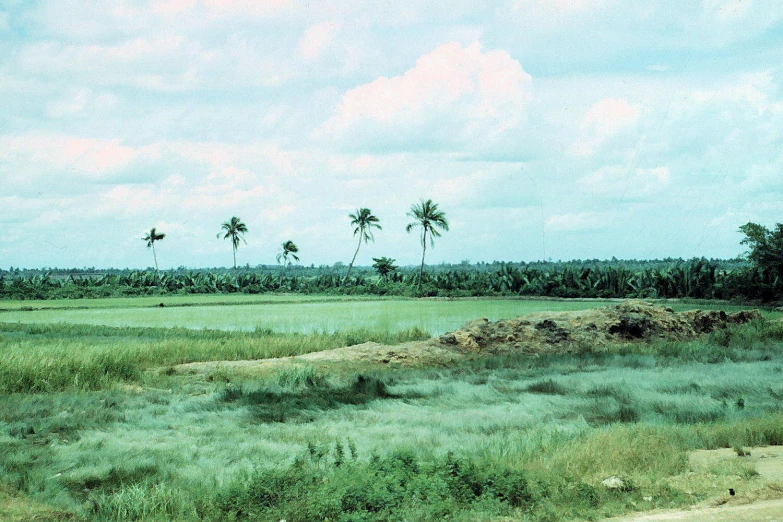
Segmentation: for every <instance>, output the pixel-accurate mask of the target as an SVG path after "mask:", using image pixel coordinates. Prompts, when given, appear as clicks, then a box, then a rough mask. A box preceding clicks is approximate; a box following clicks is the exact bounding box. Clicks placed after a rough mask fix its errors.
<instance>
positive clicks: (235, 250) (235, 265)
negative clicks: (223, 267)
mask: <svg viewBox="0 0 783 522" xmlns="http://www.w3.org/2000/svg"><path fill="white" fill-rule="evenodd" d="M236 272H237V247H234V273H236Z"/></svg>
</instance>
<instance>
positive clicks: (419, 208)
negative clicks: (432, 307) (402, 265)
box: [405, 199, 449, 295]
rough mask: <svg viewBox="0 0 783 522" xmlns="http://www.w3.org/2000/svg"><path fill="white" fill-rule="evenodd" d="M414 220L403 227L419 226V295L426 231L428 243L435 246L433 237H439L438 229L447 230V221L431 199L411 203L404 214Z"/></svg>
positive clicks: (411, 228) (408, 230)
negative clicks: (428, 236) (428, 237)
mask: <svg viewBox="0 0 783 522" xmlns="http://www.w3.org/2000/svg"><path fill="white" fill-rule="evenodd" d="M406 216H408V217H412V218H413V219H414V220H415V221H413V222H411V223H408V225H407V226H406V227H405V231H406V232H410V231H411V230H413V228H414V227H421V247H422V250H421V268H420V269H419V295H421V278H422V276H423V275H424V255H425V254H426V253H427V233H429V234H430V245H431V246H432V247H434V246H435V238H436V237H440V232H438V229H439V228H440V229H442V230H445V231H448V229H449V222H448V221H446V214H445V213H444V212H443V211H442V210H438V204H437V203H433V202H432V200H431V199H428V200H427V201H424V199H422V200H421V201H419V202H418V203H415V204H413V205H411V210H410V212H408V213H407V214H406Z"/></svg>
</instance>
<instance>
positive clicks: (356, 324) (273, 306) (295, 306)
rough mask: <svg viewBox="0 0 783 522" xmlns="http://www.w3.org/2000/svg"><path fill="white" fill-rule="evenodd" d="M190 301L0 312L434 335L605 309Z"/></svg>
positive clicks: (43, 319)
mask: <svg viewBox="0 0 783 522" xmlns="http://www.w3.org/2000/svg"><path fill="white" fill-rule="evenodd" d="M191 300H192V301H193V304H196V305H197V306H166V307H159V306H158V307H154V306H151V305H147V306H143V307H138V306H136V307H126V306H111V305H112V303H111V302H110V301H109V302H107V305H108V306H107V307H106V308H90V309H74V308H63V309H41V310H32V311H21V310H20V311H5V312H0V321H2V322H24V323H58V322H65V323H79V324H96V325H107V326H151V327H177V326H178V327H184V328H210V329H221V330H254V329H256V328H270V329H272V330H274V331H276V332H299V333H310V332H314V331H325V332H333V331H336V330H350V329H357V328H367V329H370V330H381V331H399V330H403V329H406V328H413V327H418V328H421V329H423V330H425V331H427V332H430V333H431V334H433V335H438V334H441V333H445V332H448V331H451V330H454V329H456V328H458V327H460V326H462V325H463V324H464V323H465V322H467V321H470V320H473V319H478V318H481V317H486V318H488V319H490V320H498V319H506V318H510V317H517V316H520V315H524V314H527V313H531V312H539V311H561V310H581V309H585V308H591V307H595V306H601V305H605V304H607V303H606V302H596V301H546V300H503V299H476V300H413V299H405V300H377V301H373V300H369V301H368V300H348V301H346V300H331V301H323V302H308V301H303V302H265V303H262V304H254V303H250V304H222V305H216V304H209V303H204V304H201V303H199V301H198V299H193V298H191ZM177 304H179V303H177Z"/></svg>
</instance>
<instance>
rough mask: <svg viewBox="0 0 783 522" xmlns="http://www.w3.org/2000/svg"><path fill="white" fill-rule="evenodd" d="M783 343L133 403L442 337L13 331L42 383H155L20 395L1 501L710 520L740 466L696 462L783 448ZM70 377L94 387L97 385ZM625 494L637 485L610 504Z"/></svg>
mask: <svg viewBox="0 0 783 522" xmlns="http://www.w3.org/2000/svg"><path fill="white" fill-rule="evenodd" d="M776 328H777V327H771V326H759V325H749V326H743V327H741V328H738V329H732V330H731V331H730V332H729V333H728V340H727V341H723V340H722V338H719V337H707V338H705V339H702V340H699V341H693V342H688V343H673V344H669V343H658V344H654V345H652V346H647V345H638V346H637V347H636V350H635V351H633V350H628V349H627V348H623V349H620V348H617V349H612V350H608V351H601V352H600V353H579V354H573V355H563V354H561V355H552V356H541V357H537V358H531V357H524V356H521V355H509V356H504V357H486V358H482V359H475V360H467V361H464V362H462V363H459V364H455V365H454V366H451V367H437V368H418V369H398V370H383V369H376V370H374V372H373V373H371V374H368V373H367V371H366V370H363V371H362V372H361V373H360V374H358V373H357V374H350V373H345V372H337V371H333V369H331V368H330V367H329V366H307V365H299V366H294V367H287V368H283V369H280V370H278V371H276V372H270V373H269V374H268V375H265V376H263V377H259V378H256V379H252V380H246V381H243V382H241V383H240V384H235V383H234V381H233V379H232V383H231V384H225V383H219V382H203V381H199V382H191V381H188V380H187V378H186V377H183V376H181V375H173V376H171V377H165V379H168V380H166V381H164V382H165V384H166V387H165V388H160V389H153V388H150V387H149V386H146V387H141V386H135V387H132V388H131V387H119V386H115V385H116V383H118V382H128V379H130V382H140V383H141V384H149V383H147V382H145V377H144V375H143V372H144V371H145V370H146V369H148V368H151V367H165V366H166V365H168V364H174V363H175V362H180V361H182V362H184V361H183V359H184V360H194V359H197V358H198V357H205V358H210V357H211V358H224V359H225V358H227V357H226V354H229V353H234V354H237V356H239V355H242V356H245V355H246V354H248V353H254V354H256V355H264V354H268V353H274V352H272V351H271V350H278V352H276V353H285V352H284V351H285V350H296V349H301V350H308V349H312V348H313V346H315V343H316V342H318V343H320V344H319V345H317V346H321V347H323V346H333V345H340V344H344V343H347V342H357V341H360V340H362V339H365V338H368V337H372V336H373V335H378V337H376V338H375V339H376V340H380V341H381V342H384V343H387V342H389V341H390V340H391V341H392V342H393V341H403V340H407V339H408V338H410V337H414V338H415V337H416V336H418V335H422V334H421V333H420V332H419V333H416V332H414V333H408V334H404V335H403V334H400V335H399V336H395V335H394V334H384V333H380V334H374V333H371V332H370V333H365V334H361V335H358V336H357V335H356V334H355V333H354V334H352V335H350V336H349V335H347V334H343V335H341V336H338V335H324V334H319V335H315V336H303V335H298V336H297V335H278V334H274V333H272V332H268V331H257V332H249V333H228V332H214V331H201V332H198V331H191V330H159V329H133V328H95V327H71V326H63V325H61V326H35V327H32V326H31V327H27V326H22V325H3V326H2V327H1V329H0V332H1V333H0V343H1V344H0V347H2V348H1V349H2V350H4V352H3V353H4V354H6V353H14V354H19V353H21V352H23V351H24V350H33V351H34V350H36V349H37V350H39V351H38V352H36V353H37V358H38V359H41V360H42V355H46V356H47V357H48V359H47V360H46V361H48V362H46V363H45V364H44V362H36V357H30V358H29V359H27V360H26V361H25V365H26V367H27V368H38V369H39V372H40V373H39V374H34V375H33V376H34V377H35V379H37V380H35V379H34V380H33V381H32V382H33V385H34V386H42V385H43V382H44V380H45V379H47V378H49V377H48V376H47V375H46V371H49V368H51V369H52V371H54V367H55V366H56V362H57V358H58V357H60V358H63V359H66V360H72V361H82V362H84V363H85V364H87V363H89V362H90V361H91V360H92V359H96V360H98V361H103V363H102V364H103V366H100V365H99V368H101V369H99V370H96V373H100V372H103V373H102V375H106V374H107V372H106V368H109V367H110V366H109V364H108V361H119V362H123V361H126V362H127V363H128V364H129V365H131V367H133V368H135V369H136V370H137V371H139V372H142V375H141V376H138V375H131V376H130V377H128V376H123V375H119V376H117V377H111V376H110V377H107V378H106V381H105V382H102V381H97V384H96V385H95V387H94V388H89V389H88V388H86V387H84V386H83V385H81V384H80V385H78V386H76V385H74V384H72V383H70V381H68V379H67V378H65V377H64V384H63V385H62V386H61V387H59V388H56V387H52V388H50V389H51V390H52V391H49V392H47V393H37V392H34V389H27V390H16V391H26V392H27V393H8V390H6V392H4V394H2V395H0V484H2V485H4V486H5V487H6V488H10V490H12V491H13V494H14V495H17V496H21V497H22V498H25V497H27V498H32V499H34V500H35V501H36V502H37V503H38V504H39V505H40V504H41V503H43V504H46V505H48V506H51V507H52V508H55V509H57V510H59V511H61V512H66V513H69V514H70V516H74V517H76V516H78V517H82V518H84V519H86V520H106V521H120V520H123V521H130V520H184V521H191V520H192V521H196V520H199V521H225V520H253V519H261V520H281V519H283V518H285V519H286V520H289V521H291V520H312V519H319V518H324V517H329V518H330V519H332V520H346V521H348V520H386V519H389V518H393V517H394V518H398V519H408V520H442V519H445V518H447V517H448V518H449V519H452V520H491V519H493V518H501V517H508V518H510V519H523V520H524V519H527V520H542V521H543V520H568V519H597V518H601V517H605V516H609V515H612V514H616V513H621V512H625V511H628V510H633V509H641V508H648V507H649V508H655V507H658V508H664V507H675V506H679V505H685V504H690V503H693V502H696V501H699V500H702V499H705V498H708V497H709V496H711V495H714V489H713V488H712V484H713V483H714V482H715V481H720V480H729V478H731V477H730V475H729V474H730V473H735V472H736V471H737V470H736V469H734V468H731V469H729V468H725V469H724V468H720V469H715V470H710V471H709V472H710V473H712V475H710V476H709V477H706V476H705V477H702V478H704V480H703V481H699V480H692V479H691V478H689V477H692V476H693V474H692V473H690V472H689V466H688V460H687V452H688V451H689V450H692V449H696V448H718V447H728V448H731V447H750V446H757V445H764V444H781V443H783V408H782V407H781V405H780V395H779V394H780V393H782V392H783V389H782V388H781V387H780V377H781V375H783V350H781V342H780V338H779V337H778V330H777V329H776ZM286 343H288V344H286ZM308 343H310V344H308ZM330 343H333V344H330ZM238 347H244V348H242V349H239V348H238ZM166 349H168V350H169V352H167V351H166ZM79 350H86V351H87V353H86V354H81V353H79ZM90 350H94V351H92V352H90ZM242 350H244V351H242ZM253 350H255V351H253ZM265 350H266V351H265ZM715 350H719V351H715ZM112 351H114V352H116V353H112ZM702 351H703V352H707V353H709V354H710V355H709V356H707V357H704V356H702V355H701V352H702ZM718 355H720V357H719V356H718ZM101 356H103V357H105V358H106V359H100V357H101ZM206 360H209V359H206ZM47 365H48V366H47ZM22 366H23V367H24V365H22ZM69 368H71V369H70V370H67V371H71V372H72V373H71V374H70V375H71V378H73V376H74V373H73V372H74V371H75V370H74V369H75V368H77V367H76V366H71V367H69ZM78 368H81V367H78ZM67 371H66V373H67ZM133 379H136V380H135V381H134V380H133ZM2 382H7V381H2ZM41 389H46V388H41ZM58 390H59V391H58ZM740 399H741V400H740ZM740 471H741V472H742V473H743V476H747V477H750V475H751V472H752V470H745V469H744V468H743V469H742V470H740ZM610 476H619V477H622V478H623V480H624V481H625V484H626V486H625V488H624V489H623V490H622V491H610V490H607V489H606V488H604V487H602V486H601V481H602V480H603V479H605V478H607V477H610ZM672 476H675V477H679V479H678V480H673V479H672ZM715 477H718V478H715ZM720 477H725V478H723V479H722V478H720ZM707 478H709V480H707ZM731 480H736V479H735V478H731ZM720 484H723V482H720ZM650 497H652V499H653V500H651V501H650V500H645V499H646V498H650ZM67 516H69V515H64V517H67ZM28 518H30V517H28Z"/></svg>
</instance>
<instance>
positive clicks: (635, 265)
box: [0, 259, 783, 301]
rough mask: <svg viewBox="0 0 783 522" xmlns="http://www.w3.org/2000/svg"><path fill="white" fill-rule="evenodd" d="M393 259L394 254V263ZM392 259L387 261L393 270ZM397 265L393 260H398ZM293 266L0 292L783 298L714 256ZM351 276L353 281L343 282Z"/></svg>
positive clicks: (58, 280)
mask: <svg viewBox="0 0 783 522" xmlns="http://www.w3.org/2000/svg"><path fill="white" fill-rule="evenodd" d="M390 261H393V260H390ZM387 266H388V265H385V264H384V265H381V267H382V268H383V269H384V270H385V269H386V267H387ZM392 266H393V265H392ZM353 273H354V274H355V275H354V276H351V277H348V278H346V277H345V272H344V269H343V268H342V267H341V266H338V267H326V266H323V267H318V268H316V267H310V268H307V267H297V266H291V267H288V268H287V271H286V272H283V271H282V270H281V269H280V268H278V267H268V268H267V267H257V268H254V269H253V268H247V267H246V268H242V269H240V270H238V271H237V272H236V273H234V272H233V271H226V270H223V271H220V270H210V271H205V270H199V271H187V270H182V269H180V270H172V271H166V272H160V273H156V272H155V271H154V270H147V271H130V270H127V271H114V272H113V273H112V272H110V271H107V272H105V273H92V274H78V273H71V274H70V275H68V276H65V275H64V274H61V273H57V271H42V272H39V273H32V272H28V273H27V274H26V275H22V274H19V275H17V274H16V273H13V274H9V273H6V274H3V275H0V283H2V284H0V298H6V299H56V298H93V297H119V296H133V295H166V294H215V293H246V294H259V293H265V292H297V293H304V294H317V293H327V294H348V295H355V294H372V295H398V296H417V295H424V296H443V297H468V296H511V295H522V296H544V297H587V298H595V297H599V298H600V297H603V298H608V297H635V298H683V297H686V298H697V299H739V300H764V301H770V300H775V299H778V298H779V296H780V295H783V283H781V280H780V279H778V278H773V279H770V278H769V277H768V274H767V273H766V272H765V271H763V270H760V269H758V268H757V267H755V266H754V265H753V264H752V263H748V262H745V261H741V260H734V261H721V260H707V259H691V260H687V261H684V260H665V261H648V262H637V261H625V262H622V261H611V262H598V261H572V262H567V263H529V264H525V263H493V264H486V265H468V264H461V265H441V266H438V267H431V268H430V269H429V270H428V271H427V272H424V273H423V276H422V291H421V293H419V290H418V287H417V284H418V280H419V270H418V269H414V268H396V267H395V269H394V270H392V271H391V272H386V273H385V274H384V276H383V277H381V276H379V275H377V273H376V272H375V271H373V270H371V269H369V268H365V267H354V271H353ZM344 281H345V284H343V282H344Z"/></svg>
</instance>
